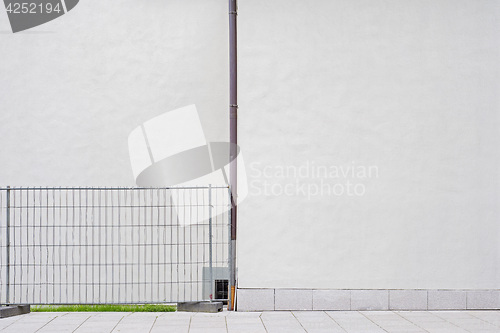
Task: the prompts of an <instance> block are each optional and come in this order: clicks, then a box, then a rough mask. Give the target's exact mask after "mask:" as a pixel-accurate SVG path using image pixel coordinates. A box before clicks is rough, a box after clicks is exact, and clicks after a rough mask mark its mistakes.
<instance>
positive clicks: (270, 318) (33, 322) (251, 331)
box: [0, 311, 500, 333]
mask: <svg viewBox="0 0 500 333" xmlns="http://www.w3.org/2000/svg"><path fill="white" fill-rule="evenodd" d="M5 332H7V333H9V332H11V333H35V332H36V333H48V332H50V333H117V332H120V333H132V332H133V333H160V332H169V333H181V332H182V333H193V332H194V333H200V332H203V333H296V332H301V333H303V332H308V333H327V332H331V333H380V332H386V333H387V332H389V333H403V332H404V333H424V332H426V333H463V332H467V333H500V311H267V312H228V311H223V312H221V313H213V314H211V313H189V312H167V313H164V312H162V313H144V312H137V313H129V312H80V313H79V312H70V313H61V312H53V313H50V312H47V313H39V312H35V313H30V314H26V315H21V316H17V317H10V318H4V319H0V333H5Z"/></svg>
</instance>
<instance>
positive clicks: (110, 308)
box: [31, 304, 177, 312]
mask: <svg viewBox="0 0 500 333" xmlns="http://www.w3.org/2000/svg"><path fill="white" fill-rule="evenodd" d="M176 310H177V307H176V306H175V305H165V304H141V305H139V304H138V305H134V304H124V305H119V304H98V305H85V304H81V305H34V306H31V311H32V312H175V311H176Z"/></svg>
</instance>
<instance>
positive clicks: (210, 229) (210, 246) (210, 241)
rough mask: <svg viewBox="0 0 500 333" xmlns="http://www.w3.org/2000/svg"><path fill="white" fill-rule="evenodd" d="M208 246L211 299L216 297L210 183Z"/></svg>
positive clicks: (209, 191) (209, 188)
mask: <svg viewBox="0 0 500 333" xmlns="http://www.w3.org/2000/svg"><path fill="white" fill-rule="evenodd" d="M208 246H209V250H208V251H209V252H208V253H209V260H210V266H209V267H210V300H212V299H213V298H214V268H213V261H212V184H209V185H208Z"/></svg>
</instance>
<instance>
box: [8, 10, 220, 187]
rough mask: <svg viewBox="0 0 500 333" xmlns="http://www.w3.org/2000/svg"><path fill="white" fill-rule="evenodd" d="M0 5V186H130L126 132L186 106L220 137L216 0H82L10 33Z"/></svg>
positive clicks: (209, 132)
mask: <svg viewBox="0 0 500 333" xmlns="http://www.w3.org/2000/svg"><path fill="white" fill-rule="evenodd" d="M9 30H10V26H9V22H8V19H7V14H6V12H5V10H4V9H1V10H0V31H1V34H0V39H1V44H2V47H1V50H0V60H1V61H0V87H1V89H0V110H1V113H0V117H1V118H0V132H1V133H2V136H3V140H2V141H3V142H2V144H1V162H0V163H1V169H0V170H1V171H0V184H2V185H8V184H10V185H42V186H43V185H93V186H98V185H101V186H104V185H133V184H134V178H133V175H132V170H131V168H130V162H129V157H128V148H127V137H128V135H129V133H130V132H131V131H132V130H133V129H134V128H135V127H137V126H138V125H140V124H141V123H143V122H144V121H147V120H149V119H151V118H153V117H155V116H157V115H160V114H162V113H164V112H167V111H170V110H173V109H176V108H179V107H183V106H186V105H190V104H196V106H197V108H198V111H199V113H200V118H201V121H202V123H203V125H204V129H205V135H206V136H207V139H208V140H210V141H217V140H225V139H226V138H227V137H228V135H227V131H228V121H227V116H226V113H227V104H228V103H227V99H228V97H227V96H228V94H227V86H228V85H227V82H226V81H227V80H225V78H226V77H228V75H229V74H228V70H227V67H228V66H227V59H228V56H227V50H228V48H227V10H226V4H225V2H224V1H215V0H208V1H207V0H187V1H159V0H153V1H147V2H144V1H131V0H118V1H113V2H109V1H108V2H106V1H95V0H90V1H84V2H81V3H80V4H79V5H78V6H77V7H76V8H75V9H74V10H72V11H71V12H69V13H68V14H66V15H64V16H62V17H61V18H58V19H56V20H54V21H51V22H49V23H47V24H44V25H41V26H39V27H36V28H34V29H32V30H28V31H26V32H21V33H18V34H12V33H11V32H10V31H9Z"/></svg>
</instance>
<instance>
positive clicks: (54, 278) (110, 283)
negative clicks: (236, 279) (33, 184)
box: [0, 187, 230, 304]
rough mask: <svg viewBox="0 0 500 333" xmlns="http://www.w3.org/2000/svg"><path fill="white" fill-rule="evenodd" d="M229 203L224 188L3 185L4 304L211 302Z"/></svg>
mask: <svg viewBox="0 0 500 333" xmlns="http://www.w3.org/2000/svg"><path fill="white" fill-rule="evenodd" d="M229 206H230V205H229V191H228V188H227V187H190V188H9V189H7V188H2V189H0V304H109V303H113V304H126V303H133V304H140V303H173V302H183V301H198V300H204V299H209V298H210V297H211V295H212V294H213V293H214V290H213V288H214V279H215V275H217V274H218V276H219V278H220V276H222V277H225V276H226V275H228V274H229V267H228V265H229V263H230V260H229V259H230V258H229V253H230V249H229V246H230V242H229V238H230V230H229V228H230V221H229V219H230V217H229V214H228V213H227V211H228V207H229ZM214 271H215V272H216V274H215V275H214Z"/></svg>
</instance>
